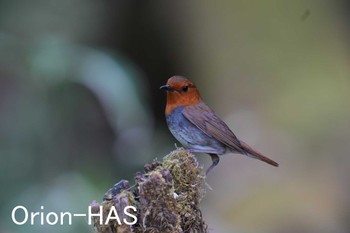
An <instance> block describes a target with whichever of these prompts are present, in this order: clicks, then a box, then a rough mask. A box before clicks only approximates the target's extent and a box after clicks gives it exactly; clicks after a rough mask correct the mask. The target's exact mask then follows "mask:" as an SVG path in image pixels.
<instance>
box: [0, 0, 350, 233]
mask: <svg viewBox="0 0 350 233" xmlns="http://www.w3.org/2000/svg"><path fill="white" fill-rule="evenodd" d="M349 9H350V8H349V4H348V2H347V1H339V0H338V1H334V0H333V1H330V0H329V1H327V0H320V1H311V0H307V1H301V0H297V1H291V0H290V1H271V0H268V1H259V0H255V1H244V0H235V1H219V2H217V1H216V2H215V1H146V0H145V1H119V0H113V1H111V0H104V1H95V0H61V1H53V0H32V1H16V0H1V1H0V171H1V175H0V190H1V191H0V200H1V202H0V232H1V233H17V232H29V233H30V232H93V229H92V227H91V226H88V225H87V219H84V218H74V219H73V224H72V225H71V226H68V225H65V226H59V225H56V226H49V225H47V224H46V225H44V226H40V224H36V225H34V226H31V225H30V224H26V225H23V226H17V225H15V224H14V223H13V222H12V221H11V211H12V209H13V208H14V207H15V206H17V205H24V206H26V207H27V208H28V210H29V211H33V212H37V211H41V209H40V206H44V208H45V209H44V211H43V212H44V213H45V212H46V213H47V212H51V211H54V212H60V211H63V212H65V211H71V212H73V213H74V212H75V213H86V212H87V206H88V205H89V203H91V201H92V200H97V201H101V199H102V196H103V194H104V192H105V191H106V190H107V189H108V188H110V187H111V186H112V185H113V184H114V183H115V182H116V181H119V180H120V179H129V180H130V181H131V183H132V180H133V176H134V173H135V172H136V171H138V170H142V167H143V164H144V163H146V162H150V161H152V160H153V159H154V158H158V159H161V158H162V157H163V156H164V155H166V154H167V153H168V152H169V151H171V150H173V149H174V148H175V147H174V143H175V142H176V141H175V139H174V138H173V137H172V136H171V134H170V133H169V132H168V130H167V128H166V123H165V120H164V116H163V112H164V105H165V94H164V93H163V92H161V91H160V90H159V86H160V85H163V84H164V83H165V82H166V80H167V78H169V77H170V76H172V75H174V74H181V75H185V76H187V77H189V78H191V80H193V81H194V82H195V83H196V84H197V86H198V88H199V89H200V90H201V93H202V96H203V98H204V99H205V100H206V102H207V103H208V104H209V105H210V106H211V107H212V108H213V109H214V110H215V111H216V112H217V114H218V115H219V116H221V117H222V118H223V119H224V120H225V121H226V122H227V124H228V125H229V126H230V127H231V128H232V129H233V131H234V132H235V133H236V135H238V136H239V137H240V138H241V139H243V140H244V141H246V142H247V143H249V144H250V145H252V146H253V147H255V148H257V149H258V150H259V151H261V152H263V153H264V154H266V155H268V156H269V157H271V158H273V159H274V160H276V161H278V162H279V163H280V167H279V168H274V167H272V166H268V165H267V164H264V163H261V162H259V161H256V160H252V159H249V158H246V157H243V156H237V155H226V156H224V157H222V159H221V163H220V164H219V165H218V167H216V168H215V170H213V172H212V173H211V174H210V176H209V177H208V180H207V182H208V184H209V185H210V186H211V188H212V190H208V193H207V196H206V197H205V199H204V200H203V202H202V209H203V214H204V216H205V219H206V221H207V223H208V225H209V229H210V230H211V232H218V233H226V232H227V233H229V232H239V233H258V232H259V233H262V232H269V233H275V232H276V233H277V232H285V233H288V232H293V233H294V232H303V233H313V232H317V233H322V232H325V233H326V232H327V233H328V232H337V233H343V232H344V233H346V232H350V181H349V177H350V166H349V165H350V156H349V152H350V124H349V119H350V101H349V100H350V90H349V89H350V78H349V74H350V64H349V59H350V50H349V41H350V35H349V25H350V24H349V22H350V19H349V14H348V13H349ZM197 157H198V158H199V160H200V163H201V164H203V165H204V166H205V167H207V166H209V165H210V162H211V161H210V159H209V156H205V155H199V156H197Z"/></svg>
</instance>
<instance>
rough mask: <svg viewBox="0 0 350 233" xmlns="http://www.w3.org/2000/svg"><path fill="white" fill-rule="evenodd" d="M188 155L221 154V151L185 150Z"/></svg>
mask: <svg viewBox="0 0 350 233" xmlns="http://www.w3.org/2000/svg"><path fill="white" fill-rule="evenodd" d="M185 151H186V152H188V153H205V154H222V152H221V151H216V150H209V149H208V150H201V149H185Z"/></svg>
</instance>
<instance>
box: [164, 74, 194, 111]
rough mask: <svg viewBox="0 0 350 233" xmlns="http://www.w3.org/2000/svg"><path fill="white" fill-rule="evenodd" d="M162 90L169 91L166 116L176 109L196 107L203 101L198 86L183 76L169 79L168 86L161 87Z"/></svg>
mask: <svg viewBox="0 0 350 233" xmlns="http://www.w3.org/2000/svg"><path fill="white" fill-rule="evenodd" d="M160 89H162V90H166V91H167V103H166V108H165V115H169V114H171V113H172V111H173V110H174V109H175V108H176V107H179V106H188V105H194V104H197V103H199V102H200V101H201V96H200V94H199V91H198V90H197V88H196V86H195V85H194V84H193V83H192V82H191V81H190V80H188V79H186V78H185V77H182V76H173V77H171V78H169V79H168V82H167V83H166V85H164V86H161V87H160Z"/></svg>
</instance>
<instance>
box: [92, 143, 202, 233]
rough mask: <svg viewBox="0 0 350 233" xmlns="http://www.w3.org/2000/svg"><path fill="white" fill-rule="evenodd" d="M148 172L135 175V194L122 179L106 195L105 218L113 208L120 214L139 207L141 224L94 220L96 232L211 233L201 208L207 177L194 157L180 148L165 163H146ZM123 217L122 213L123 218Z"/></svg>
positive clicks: (167, 157)
mask: <svg viewBox="0 0 350 233" xmlns="http://www.w3.org/2000/svg"><path fill="white" fill-rule="evenodd" d="M144 169H145V173H141V172H137V173H136V175H135V188H134V191H133V192H131V191H130V190H129V185H128V183H127V181H124V180H122V181H120V182H118V183H117V184H116V185H114V186H113V188H111V189H110V190H108V191H107V192H106V194H105V196H104V202H103V203H102V205H103V206H104V209H105V210H104V216H108V211H109V209H110V208H111V206H112V205H114V206H116V208H117V210H119V211H123V209H124V207H125V206H127V205H133V206H135V207H136V208H137V223H136V224H135V225H134V226H131V227H130V226H128V225H126V224H122V225H118V223H117V222H111V223H109V225H108V226H101V225H99V223H97V222H96V221H94V223H95V229H96V232H99V233H102V232H103V233H105V232H117V233H120V232H140V233H141V232H147V233H153V232H154V233H155V232H157V233H158V232H159V233H182V232H186V233H187V232H188V233H192V232H193V233H194V232H198V233H205V232H207V225H206V224H205V222H204V220H203V218H202V213H201V211H200V209H199V203H200V201H201V200H202V198H203V197H204V195H205V175H204V172H203V169H202V167H199V166H198V162H197V160H196V158H195V157H194V155H192V154H189V153H187V152H186V151H185V150H183V149H177V150H175V151H173V152H171V153H170V154H169V155H167V156H165V157H164V158H163V161H162V162H159V161H155V162H153V163H151V164H146V165H145V166H144ZM94 204H95V205H96V203H94ZM97 204H98V203H97ZM122 214H123V213H120V215H119V212H118V215H119V216H123V215H122ZM121 218H123V217H121ZM94 220H96V219H94Z"/></svg>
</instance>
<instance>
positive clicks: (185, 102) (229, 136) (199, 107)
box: [160, 75, 279, 175]
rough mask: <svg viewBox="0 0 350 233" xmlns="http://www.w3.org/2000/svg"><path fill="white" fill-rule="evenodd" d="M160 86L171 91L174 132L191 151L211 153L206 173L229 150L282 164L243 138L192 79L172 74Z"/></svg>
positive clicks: (169, 111)
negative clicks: (210, 105)
mask: <svg viewBox="0 0 350 233" xmlns="http://www.w3.org/2000/svg"><path fill="white" fill-rule="evenodd" d="M160 89H161V90H165V91H166V93H167V100H166V107H165V118H166V122H167V125H168V128H169V130H170V132H171V133H172V135H173V136H174V137H175V138H176V139H177V140H178V141H179V142H180V143H181V144H182V146H183V147H184V148H185V149H186V151H187V152H190V153H206V154H209V155H210V157H211V160H212V164H211V165H210V167H209V168H208V169H207V171H206V175H207V174H208V173H209V172H210V171H211V170H212V169H213V168H214V167H215V166H216V165H217V164H218V163H219V161H220V158H219V155H224V154H228V153H236V154H242V155H246V156H248V157H251V158H255V159H259V160H261V161H263V162H265V163H268V164H270V165H272V166H275V167H278V166H279V164H278V163H277V162H275V161H274V160H272V159H270V158H268V157H266V156H264V155H263V154H261V153H260V152H258V151H257V150H255V149H253V148H252V147H250V146H249V145H248V144H247V143H245V142H243V141H241V140H239V139H238V138H237V137H236V135H235V134H234V133H233V132H232V131H231V130H230V128H229V127H228V126H227V125H226V123H225V122H224V121H223V120H221V119H220V117H218V116H217V115H216V113H215V112H214V111H213V110H212V109H211V108H210V107H209V106H208V105H207V104H206V103H205V102H204V101H203V100H202V97H201V95H200V93H199V91H198V89H197V87H196V85H195V84H194V83H193V82H191V81H190V80H189V79H187V78H185V77H183V76H179V75H175V76H172V77H170V78H169V79H168V81H167V83H166V85H163V86H161V87H160Z"/></svg>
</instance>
